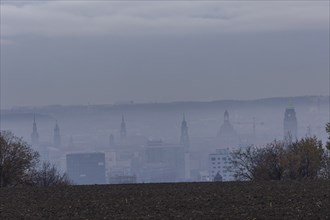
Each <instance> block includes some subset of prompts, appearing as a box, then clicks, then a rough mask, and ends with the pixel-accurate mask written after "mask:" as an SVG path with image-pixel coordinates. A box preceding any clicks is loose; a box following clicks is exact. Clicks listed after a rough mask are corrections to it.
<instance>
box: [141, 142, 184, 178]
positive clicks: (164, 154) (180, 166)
mask: <svg viewBox="0 0 330 220" xmlns="http://www.w3.org/2000/svg"><path fill="white" fill-rule="evenodd" d="M145 162H146V164H149V165H151V164H154V165H156V164H162V166H164V167H166V170H167V171H169V170H174V172H175V176H174V177H175V179H174V180H171V181H180V180H181V181H182V180H184V179H185V178H186V175H185V150H184V147H183V146H182V145H169V144H163V143H162V142H161V141H152V142H148V146H146V147H145ZM149 167H150V166H149ZM158 168H159V167H158ZM159 169H160V168H159Z"/></svg>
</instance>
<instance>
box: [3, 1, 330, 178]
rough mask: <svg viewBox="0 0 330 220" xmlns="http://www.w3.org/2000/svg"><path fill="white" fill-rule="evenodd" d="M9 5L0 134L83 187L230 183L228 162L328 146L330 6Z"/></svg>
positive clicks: (287, 3)
mask: <svg viewBox="0 0 330 220" xmlns="http://www.w3.org/2000/svg"><path fill="white" fill-rule="evenodd" d="M0 4H1V32H0V45H1V66H0V68H1V81H0V86H1V88H0V92H1V99H0V108H1V123H0V129H1V130H10V131H12V132H13V133H14V134H15V135H17V136H19V137H23V139H24V140H25V141H26V142H28V143H29V144H30V145H31V146H32V148H33V149H35V150H37V151H39V153H40V156H41V160H45V161H50V162H51V163H53V164H56V166H57V167H58V168H59V169H60V170H61V171H64V172H68V173H69V176H70V175H71V176H70V177H71V178H72V179H74V181H75V183H77V184H94V183H132V182H138V183H140V182H180V181H212V180H213V179H214V178H215V175H216V174H217V173H218V174H219V175H220V174H221V178H222V180H223V181H231V180H233V176H232V175H231V173H230V172H227V171H226V170H225V169H222V168H220V165H219V163H220V162H218V165H219V166H217V168H216V167H215V166H213V165H214V164H213V162H212V160H213V159H215V158H218V160H220V158H222V159H221V167H225V166H226V164H227V162H226V160H227V159H226V158H229V155H230V151H231V150H234V149H244V148H246V147H248V146H252V145H253V146H258V147H262V146H264V145H266V144H267V143H270V142H271V141H273V140H275V139H276V140H287V138H289V137H290V138H292V139H299V138H302V137H311V136H314V135H315V136H317V137H318V138H319V139H320V140H322V141H323V142H324V143H325V142H326V139H327V134H326V132H325V124H326V123H327V122H329V1H262V2H261V1H234V2H230V1H122V2H120V1H108V2H107V1H95V2H94V1H66V0H62V1H56V0H55V1H14V0H13V1H11V0H5V1H1V3H0ZM86 158H87V159H86ZM222 160H223V161H222ZM94 162H95V164H94ZM86 164H88V165H86ZM94 165H95V167H93V166H94ZM84 166H89V167H92V168H90V169H89V170H88V171H85V170H84ZM77 167H80V168H81V169H80V168H79V169H78V170H77ZM91 170H92V171H91ZM88 172H90V173H88ZM91 174H93V175H94V174H95V175H96V176H93V175H91ZM89 175H91V176H89ZM97 175H98V176H97Z"/></svg>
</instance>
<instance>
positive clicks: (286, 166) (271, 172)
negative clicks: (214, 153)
mask: <svg viewBox="0 0 330 220" xmlns="http://www.w3.org/2000/svg"><path fill="white" fill-rule="evenodd" d="M326 132H327V133H328V141H327V143H326V145H325V147H323V145H322V142H321V141H320V140H318V139H317V137H315V136H314V137H304V138H301V139H299V140H295V141H293V142H291V141H289V142H288V141H276V140H275V141H273V142H271V143H269V144H266V146H264V147H261V148H258V147H255V146H249V147H247V148H245V149H239V150H236V151H234V152H233V153H232V154H231V158H230V164H231V165H230V166H229V167H228V170H229V171H230V172H232V173H233V175H234V177H235V179H237V180H256V181H258V180H315V179H328V180H329V179H330V123H327V125H326Z"/></svg>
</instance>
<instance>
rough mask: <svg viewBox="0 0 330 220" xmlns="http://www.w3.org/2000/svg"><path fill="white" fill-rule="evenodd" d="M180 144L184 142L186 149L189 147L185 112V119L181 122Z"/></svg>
mask: <svg viewBox="0 0 330 220" xmlns="http://www.w3.org/2000/svg"><path fill="white" fill-rule="evenodd" d="M180 144H182V145H183V146H184V147H185V149H186V151H187V150H188V149H189V135H188V125H187V121H186V118H185V114H183V119H182V122H181V136H180Z"/></svg>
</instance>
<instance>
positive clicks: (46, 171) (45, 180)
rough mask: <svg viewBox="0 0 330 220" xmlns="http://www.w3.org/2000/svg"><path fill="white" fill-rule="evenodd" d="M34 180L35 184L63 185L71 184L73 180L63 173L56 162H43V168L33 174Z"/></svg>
mask: <svg viewBox="0 0 330 220" xmlns="http://www.w3.org/2000/svg"><path fill="white" fill-rule="evenodd" d="M32 182H33V185H35V186H61V185H70V184H71V181H70V180H69V178H68V176H67V175H66V174H65V173H64V174H61V173H60V172H59V171H58V169H57V168H56V166H55V165H54V164H51V163H49V162H43V163H42V164H41V168H40V169H38V170H36V171H34V172H33V174H32Z"/></svg>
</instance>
